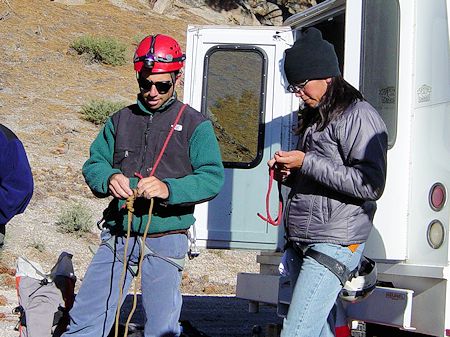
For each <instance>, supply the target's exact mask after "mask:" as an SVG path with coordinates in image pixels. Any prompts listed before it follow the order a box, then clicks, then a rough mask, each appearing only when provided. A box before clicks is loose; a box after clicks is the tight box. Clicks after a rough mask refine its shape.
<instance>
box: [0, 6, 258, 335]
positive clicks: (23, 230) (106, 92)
mask: <svg viewBox="0 0 450 337" xmlns="http://www.w3.org/2000/svg"><path fill="white" fill-rule="evenodd" d="M68 2H70V1H68ZM73 3H76V1H73ZM204 14H205V13H203V15H202V16H197V15H195V14H193V13H191V12H190V11H188V10H186V8H182V7H174V8H173V9H172V10H171V11H170V15H159V14H157V13H155V12H153V11H152V10H150V8H149V6H148V2H147V1H143V0H129V1H107V0H90V1H89V0H88V1H85V4H83V5H67V4H64V3H62V2H58V1H50V0H0V41H1V44H0V123H2V124H5V125H6V126H8V127H10V128H11V129H12V130H14V131H15V132H16V133H17V135H18V136H19V137H20V138H21V140H22V142H23V143H24V146H25V148H26V151H27V154H28V157H29V161H30V164H31V166H32V170H33V175H34V179H35V191H34V195H33V198H32V201H31V203H30V205H29V207H28V208H27V210H26V212H25V213H24V214H22V215H19V216H17V217H15V218H14V219H13V220H12V221H11V222H10V223H9V224H8V226H7V235H6V244H5V247H4V249H3V250H2V251H1V252H0V336H3V337H10V336H11V337H12V336H17V332H14V331H13V330H12V329H13V326H14V325H15V323H16V321H17V318H16V317H15V316H14V315H12V314H11V309H12V308H13V307H14V306H16V305H17V295H16V294H15V289H14V287H15V279H14V268H15V263H16V261H17V257H18V256H21V255H23V256H26V257H27V258H28V259H30V260H33V261H36V262H39V263H40V264H41V265H42V267H43V268H44V270H50V268H51V267H52V266H53V264H54V263H55V262H56V259H57V257H58V255H59V254H60V253H61V252H62V251H68V252H70V253H72V254H73V255H74V257H73V262H74V267H75V274H76V275H77V277H78V281H77V287H79V285H80V284H81V282H82V280H83V275H84V272H85V270H86V267H87V265H88V263H89V261H90V259H91V257H92V253H91V252H90V249H89V247H90V246H95V245H97V244H98V236H99V231H98V230H96V229H94V230H93V232H92V233H91V234H89V235H84V236H82V237H78V236H76V235H72V234H63V233H60V232H58V231H57V226H56V225H55V222H56V220H57V218H58V215H59V214H60V213H61V211H62V210H63V209H64V208H65V207H67V205H69V204H70V203H72V202H81V203H82V204H83V205H85V207H86V208H87V209H88V210H89V211H90V212H91V213H92V216H93V219H99V218H100V216H101V212H102V210H103V209H104V207H105V206H106V204H107V202H108V200H105V199H103V200H99V199H96V198H95V197H93V196H92V194H91V192H90V191H89V189H88V187H87V186H86V184H85V183H84V180H83V177H82V175H81V166H82V164H83V163H84V161H85V160H86V159H87V156H88V149H89V145H90V143H91V141H92V140H93V138H94V137H95V135H96V134H97V133H98V131H99V127H98V126H95V125H93V124H92V123H89V122H87V121H84V120H82V119H81V118H80V117H81V114H80V108H81V106H82V105H83V104H85V103H87V102H88V101H89V100H91V99H106V100H110V101H125V102H130V103H131V102H133V101H134V100H135V97H136V93H137V86H136V83H135V78H134V72H133V66H132V63H131V61H130V62H129V63H127V64H126V65H123V66H118V67H112V66H108V65H104V64H98V63H97V64H95V63H94V64H92V63H90V62H88V61H87V59H86V58H83V57H80V56H78V55H76V53H73V52H72V51H71V50H70V48H69V45H70V43H71V42H73V41H74V40H75V39H76V38H78V37H80V36H82V35H92V36H109V37H115V38H117V39H119V40H120V41H122V42H124V43H126V45H127V46H128V51H127V53H128V59H129V60H131V59H132V54H133V51H134V49H135V47H136V44H137V42H138V41H139V40H140V39H141V38H142V37H144V36H145V35H148V34H152V33H164V34H168V35H171V36H173V37H174V38H176V39H177V40H178V41H180V44H181V45H182V48H183V49H184V46H185V36H186V33H185V32H186V28H187V25H188V24H213V23H217V22H219V23H223V21H224V19H223V17H221V16H220V14H218V13H214V12H211V13H209V14H208V13H207V15H204ZM204 17H208V18H209V19H208V20H207V19H205V18H204ZM179 94H180V96H181V94H182V90H179ZM256 253H257V252H254V251H222V250H218V251H209V250H205V249H203V250H202V253H201V255H200V257H198V258H196V259H194V260H192V261H190V262H189V263H188V264H187V268H186V272H185V275H184V279H183V292H184V293H186V294H203V295H204V294H226V295H233V293H234V286H235V282H236V274H237V273H238V272H255V271H257V269H258V266H257V264H256Z"/></svg>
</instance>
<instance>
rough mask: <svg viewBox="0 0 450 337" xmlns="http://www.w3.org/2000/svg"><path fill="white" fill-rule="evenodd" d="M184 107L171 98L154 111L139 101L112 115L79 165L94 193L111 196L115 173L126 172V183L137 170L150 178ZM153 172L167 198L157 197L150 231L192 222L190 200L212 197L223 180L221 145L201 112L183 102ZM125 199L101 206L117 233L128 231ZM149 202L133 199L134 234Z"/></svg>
mask: <svg viewBox="0 0 450 337" xmlns="http://www.w3.org/2000/svg"><path fill="white" fill-rule="evenodd" d="M182 106H183V104H182V103H181V102H180V101H178V100H175V101H174V102H173V103H172V104H170V105H169V106H168V107H167V106H166V107H164V108H163V109H161V111H154V112H152V111H148V110H147V109H146V108H145V107H144V105H143V104H142V103H141V102H140V101H139V100H138V103H137V104H133V105H130V106H128V107H126V108H124V109H122V110H120V111H118V112H116V113H115V114H113V115H112V116H111V117H110V118H109V119H108V120H107V121H106V123H105V126H104V127H103V129H102V130H101V131H100V133H99V134H98V136H97V138H96V139H95V140H94V142H93V143H92V145H91V148H90V157H89V159H88V160H87V161H86V162H85V164H84V165H83V175H84V178H85V180H86V183H87V184H88V186H89V187H90V189H91V190H92V192H93V193H94V194H95V195H96V196H98V197H107V196H109V195H110V194H109V190H108V183H109V179H110V177H111V176H112V175H113V174H115V173H122V174H124V175H125V176H126V177H128V178H129V179H130V188H136V186H137V183H138V179H139V178H137V177H136V174H135V173H140V174H141V175H142V176H143V177H148V176H149V174H150V171H151V169H152V167H153V165H154V163H155V161H156V158H157V157H158V154H159V153H160V151H161V148H162V147H163V144H164V141H165V139H166V137H167V134H168V133H169V131H170V128H171V126H172V125H173V122H174V121H175V118H176V116H177V114H178V112H179V110H180V109H181V107H182ZM154 175H155V177H157V178H158V179H160V180H162V181H163V182H164V183H166V184H167V186H168V188H169V198H168V199H167V200H161V199H156V200H155V204H154V208H153V213H152V219H151V224H150V228H149V231H148V233H149V234H159V233H165V232H169V233H170V232H171V231H177V230H183V229H188V228H189V227H190V226H191V225H192V224H193V223H194V221H195V218H194V216H193V212H194V205H195V204H198V203H201V202H204V201H207V200H210V199H212V198H214V197H215V196H216V195H217V194H218V193H219V191H220V189H221V188H222V185H223V182H224V168H223V165H222V159H221V155H220V149H219V145H218V142H217V139H216V136H215V134H214V129H213V126H212V124H211V122H210V121H209V120H208V119H207V118H206V117H205V116H203V115H202V114H201V113H199V112H198V111H196V110H195V109H193V108H191V107H189V106H187V108H186V109H185V110H184V112H183V114H182V116H181V119H180V120H179V122H178V123H177V125H176V126H175V128H174V132H173V134H172V138H171V139H170V141H169V143H168V146H167V148H166V150H165V152H164V154H163V156H162V159H161V161H160V163H159V165H158V167H157V168H156V171H155V173H154ZM125 201H126V200H118V199H117V198H114V199H113V200H112V201H111V202H110V204H109V206H108V208H107V209H106V210H105V211H104V219H105V224H106V226H107V227H109V228H111V230H112V231H114V232H115V233H124V232H126V230H127V220H128V212H127V210H126V208H124V207H123V205H124V204H125ZM149 206H150V201H149V200H147V199H145V198H137V199H136V201H135V203H134V214H133V221H132V228H131V231H132V233H136V234H142V233H143V231H144V230H145V226H146V224H147V220H148V211H149Z"/></svg>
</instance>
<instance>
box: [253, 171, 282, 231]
mask: <svg viewBox="0 0 450 337" xmlns="http://www.w3.org/2000/svg"><path fill="white" fill-rule="evenodd" d="M273 177H274V169H273V168H272V167H271V168H270V169H269V188H268V189H267V194H266V214H267V216H266V217H265V216H263V215H261V214H260V213H257V214H258V216H259V217H260V218H261V219H263V220H264V221H266V222H268V223H270V224H271V225H272V226H278V225H279V224H280V223H281V216H282V214H283V197H282V195H281V184H280V183H278V216H277V217H276V219H275V220H274V219H273V218H272V216H271V215H270V211H269V209H270V192H271V191H272V184H273Z"/></svg>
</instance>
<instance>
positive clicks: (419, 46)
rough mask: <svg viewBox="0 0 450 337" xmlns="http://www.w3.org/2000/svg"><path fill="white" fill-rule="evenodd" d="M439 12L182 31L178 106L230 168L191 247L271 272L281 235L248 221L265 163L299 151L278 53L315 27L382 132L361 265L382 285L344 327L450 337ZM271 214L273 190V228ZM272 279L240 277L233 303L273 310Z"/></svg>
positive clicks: (331, 1)
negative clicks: (213, 140) (235, 255)
mask: <svg viewBox="0 0 450 337" xmlns="http://www.w3.org/2000/svg"><path fill="white" fill-rule="evenodd" d="M449 7H450V1H449V0H447V1H446V0H429V1H424V0H347V1H344V0H327V1H324V2H321V3H320V4H318V5H316V6H313V7H311V8H310V9H308V10H306V11H304V12H302V13H299V14H297V15H294V16H292V17H290V18H289V19H288V20H286V22H285V24H284V25H283V26H280V27H242V26H233V27H228V26H190V27H189V28H188V32H187V46H186V49H187V62H186V69H185V84H184V100H185V102H187V103H189V104H190V105H191V106H193V107H194V108H196V109H198V110H201V111H202V112H203V113H205V114H207V115H209V116H210V117H211V119H212V120H213V122H214V126H215V130H216V134H217V137H218V139H219V143H220V145H221V149H222V156H223V160H224V165H225V167H226V183H225V187H224V188H223V190H222V192H221V193H220V194H219V196H218V197H217V198H215V199H214V200H212V201H210V202H209V203H206V204H203V205H200V206H198V207H197V209H196V213H195V216H196V218H197V224H196V234H197V243H199V244H200V245H203V246H205V247H210V248H230V249H234V248H244V249H257V250H261V251H262V252H263V253H262V255H261V256H260V262H261V261H263V260H264V259H266V260H270V259H271V260H273V261H275V263H274V264H277V263H278V261H279V256H280V254H277V253H275V252H279V251H280V250H282V248H283V243H284V238H283V228H281V227H282V226H280V227H273V226H271V225H270V224H268V223H266V222H263V221H262V220H261V219H260V218H258V217H257V215H256V214H257V213H258V212H262V213H264V212H265V195H266V192H267V184H268V168H267V165H266V162H267V160H268V159H269V158H271V157H272V156H273V153H274V152H275V151H276V150H279V149H284V150H288V149H293V148H294V147H295V144H296V142H295V138H294V136H293V133H292V128H293V127H294V126H295V123H296V113H297V111H298V105H299V101H298V99H297V98H295V97H294V95H292V94H290V93H288V92H287V91H286V89H285V88H286V86H287V83H286V80H285V78H284V75H283V72H282V69H283V54H284V50H285V49H286V48H289V47H290V46H291V45H292V44H293V41H295V36H296V32H298V31H299V30H300V29H302V28H304V27H311V26H314V27H316V28H318V29H320V30H321V31H322V34H323V36H324V38H325V39H327V40H328V41H330V42H332V43H333V44H334V45H335V48H336V52H337V55H338V58H339V61H340V65H341V67H342V70H343V74H344V78H345V79H346V80H347V81H349V82H350V83H352V84H353V85H354V86H355V87H356V88H359V89H360V90H361V92H362V93H363V94H364V96H365V97H366V99H367V100H368V101H369V102H370V103H371V104H372V105H373V106H375V108H376V109H377V110H378V111H379V112H380V114H381V115H382V117H383V119H384V121H385V122H386V125H387V127H388V132H389V151H388V174H387V185H386V189H385V192H384V195H383V196H382V198H381V199H380V200H379V202H378V211H377V213H376V215H375V220H374V223H375V226H374V228H373V230H372V233H371V236H370V239H369V241H368V243H367V245H366V252H365V254H366V255H367V256H369V257H371V258H372V259H375V260H376V261H377V266H378V271H379V281H380V285H382V286H380V287H377V289H376V291H375V292H374V293H373V294H372V295H371V296H370V297H369V298H367V299H366V300H364V301H363V302H361V303H358V304H353V305H349V306H348V308H347V309H348V314H349V317H351V318H353V319H355V320H362V321H367V322H372V323H379V324H383V325H387V326H393V327H397V328H400V329H403V330H410V331H412V332H416V333H422V334H427V335H431V336H450V288H449V284H448V278H449V235H448V233H449V215H450V207H449V205H448V202H447V200H446V199H447V189H448V188H449V186H450V59H449V54H450V53H449V48H450V46H449V30H450V26H449V11H450V8H449ZM275 190H276V189H275ZM277 201H278V198H277V193H276V191H273V193H272V195H271V202H270V203H271V205H272V208H271V209H270V212H271V214H273V215H276V214H277V211H278V207H277ZM267 252H271V253H267ZM278 278H279V276H278V275H275V274H274V273H269V272H267V273H266V272H262V273H261V274H240V275H239V277H238V287H237V296H239V297H242V298H247V299H249V300H251V301H253V302H252V303H255V302H266V303H277V302H278ZM287 303H288V302H287Z"/></svg>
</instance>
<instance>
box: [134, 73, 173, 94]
mask: <svg viewBox="0 0 450 337" xmlns="http://www.w3.org/2000/svg"><path fill="white" fill-rule="evenodd" d="M138 83H139V88H141V89H142V90H144V91H149V90H152V86H153V85H155V87H156V90H158V92H159V93H160V94H166V93H167V92H168V91H169V90H170V88H172V82H171V81H163V82H152V81H149V80H147V79H146V78H142V77H141V78H139V79H138Z"/></svg>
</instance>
